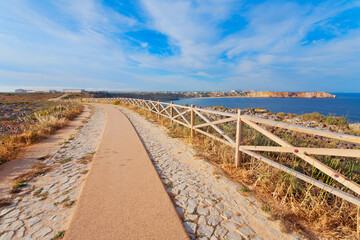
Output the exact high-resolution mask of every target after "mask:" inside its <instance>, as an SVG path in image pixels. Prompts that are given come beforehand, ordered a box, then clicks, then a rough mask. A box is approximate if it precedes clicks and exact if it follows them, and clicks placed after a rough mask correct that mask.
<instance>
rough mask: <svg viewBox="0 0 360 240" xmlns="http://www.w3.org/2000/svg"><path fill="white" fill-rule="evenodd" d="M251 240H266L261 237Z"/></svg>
mask: <svg viewBox="0 0 360 240" xmlns="http://www.w3.org/2000/svg"><path fill="white" fill-rule="evenodd" d="M251 240H264V239H263V238H261V237H258V236H256V237H253V238H252V239H251Z"/></svg>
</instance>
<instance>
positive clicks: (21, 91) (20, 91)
mask: <svg viewBox="0 0 360 240" xmlns="http://www.w3.org/2000/svg"><path fill="white" fill-rule="evenodd" d="M15 92H16V93H27V91H26V90H25V89H16V90H15Z"/></svg>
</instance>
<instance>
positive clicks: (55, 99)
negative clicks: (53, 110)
mask: <svg viewBox="0 0 360 240" xmlns="http://www.w3.org/2000/svg"><path fill="white" fill-rule="evenodd" d="M67 96H69V94H68V93H65V94H64V95H61V96H59V97H56V98H50V99H49V100H48V101H59V100H61V99H63V98H64V97H67Z"/></svg>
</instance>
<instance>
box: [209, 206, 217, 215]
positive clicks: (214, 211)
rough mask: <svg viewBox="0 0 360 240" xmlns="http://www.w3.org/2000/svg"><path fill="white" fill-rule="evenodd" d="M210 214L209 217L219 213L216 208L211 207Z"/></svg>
mask: <svg viewBox="0 0 360 240" xmlns="http://www.w3.org/2000/svg"><path fill="white" fill-rule="evenodd" d="M210 214H211V215H219V211H218V210H217V209H216V208H214V207H212V208H211V209H210Z"/></svg>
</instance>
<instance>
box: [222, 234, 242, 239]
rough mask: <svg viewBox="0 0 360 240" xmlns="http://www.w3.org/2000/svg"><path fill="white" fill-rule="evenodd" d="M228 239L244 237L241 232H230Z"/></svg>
mask: <svg viewBox="0 0 360 240" xmlns="http://www.w3.org/2000/svg"><path fill="white" fill-rule="evenodd" d="M226 239H228V240H243V238H242V237H241V235H240V234H238V233H237V232H229V233H228V234H227V235H226Z"/></svg>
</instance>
